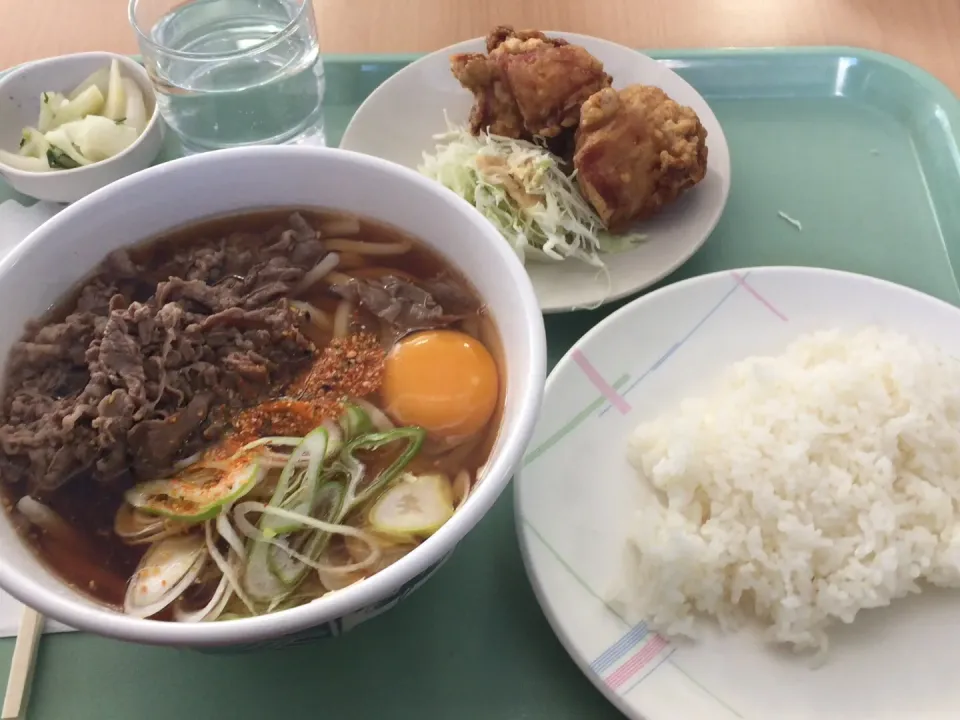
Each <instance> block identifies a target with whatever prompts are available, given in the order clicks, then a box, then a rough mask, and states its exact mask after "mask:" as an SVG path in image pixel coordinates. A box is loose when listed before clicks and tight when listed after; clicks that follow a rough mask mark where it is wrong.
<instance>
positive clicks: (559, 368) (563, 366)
mask: <svg viewBox="0 0 960 720" xmlns="http://www.w3.org/2000/svg"><path fill="white" fill-rule="evenodd" d="M783 272H787V273H795V274H798V275H808V276H811V277H818V276H819V277H825V276H832V277H834V278H838V279H844V278H846V279H853V280H856V281H858V282H865V283H867V284H869V285H874V286H877V287H880V288H883V289H884V290H885V291H893V292H895V293H898V294H901V295H904V294H906V295H912V296H914V297H915V298H916V299H918V300H922V301H924V302H928V303H932V304H933V305H940V306H943V307H944V308H945V309H948V310H949V311H951V312H953V313H954V314H960V307H958V306H956V305H953V304H951V303H948V302H946V301H945V300H941V299H940V298H938V297H934V296H933V295H929V294H927V293H925V292H922V291H920V290H916V289H915V288H912V287H908V286H906V285H901V284H899V283H895V282H892V281H890V280H884V279H882V278H877V277H873V276H871V275H865V274H862V273H855V272H849V271H847V270H835V269H832V268H821V267H810V266H793V265H759V266H745V267H741V268H734V269H731V270H716V271H714V272H710V273H705V274H703V275H695V276H693V277H690V278H685V279H683V280H680V281H678V282H676V283H671V284H670V285H665V286H663V287H660V288H657V289H655V290H653V291H651V292H649V293H646V294H644V295H641V296H640V297H637V298H635V299H634V300H632V301H630V302H628V303H626V304H625V305H623V306H622V307H620V308H617V309H616V310H615V311H614V312H612V313H610V314H609V315H608V316H606V317H605V318H603V319H602V320H601V321H600V322H598V323H597V324H596V325H594V326H593V327H591V328H590V329H589V330H588V331H587V332H586V333H584V334H583V335H582V336H581V337H579V338H578V339H577V340H576V342H574V343H573V345H571V346H570V348H569V349H568V350H567V351H566V352H565V353H564V354H563V356H562V357H561V358H560V359H559V360H558V361H557V363H556V365H554V367H553V368H552V369H551V370H550V372H549V374H548V375H547V379H546V382H545V383H544V390H543V405H542V406H541V407H544V406H545V405H546V402H547V398H548V397H549V396H550V393H551V392H556V391H557V387H560V386H558V383H559V378H560V376H561V374H565V373H566V372H567V371H568V370H569V369H570V366H571V365H572V364H575V363H576V361H575V359H574V358H575V354H576V353H577V352H578V351H579V352H583V351H584V349H585V348H586V347H587V346H588V345H589V344H590V343H591V342H592V341H594V340H595V339H596V338H597V337H599V336H600V335H602V334H603V333H604V332H608V331H609V330H610V329H611V328H612V327H613V326H614V325H616V324H617V323H618V322H619V321H621V320H622V319H623V318H625V317H628V316H630V315H631V314H632V313H634V312H636V311H637V308H638V307H641V306H642V305H644V304H646V303H647V302H649V301H650V300H651V299H655V298H661V297H663V296H669V295H671V294H676V293H678V292H683V291H685V290H686V289H687V288H691V287H696V286H701V285H706V284H709V283H712V282H715V281H717V280H719V279H722V278H729V277H730V276H731V275H733V276H734V277H736V276H738V275H739V276H740V277H746V276H747V275H748V274H749V276H750V277H751V278H753V277H761V276H770V275H776V274H777V273H783ZM555 386H556V387H555ZM542 418H543V416H542V415H541V420H542ZM539 423H540V420H538V421H537V425H538V426H539ZM536 432H537V428H536V427H535V428H534V436H535V435H536ZM529 450H530V446H528V449H527V452H529ZM525 457H526V454H525ZM527 472H528V471H527V470H526V469H525V467H524V463H523V461H521V464H520V466H519V468H518V469H517V470H516V471H515V472H514V476H513V501H514V507H513V512H514V532H515V534H516V537H517V544H518V545H519V548H520V556H521V558H522V560H523V569H524V572H525V574H526V576H527V581H528V582H529V583H530V587H531V589H532V590H533V594H534V597H535V598H536V600H537V604H538V605H539V606H540V610H541V612H542V613H543V615H544V617H545V618H546V620H547V623H548V624H549V626H550V629H551V631H552V632H553V634H554V636H555V637H556V638H557V640H559V641H560V644H561V645H562V646H563V649H564V650H565V651H566V653H567V655H568V656H569V657H570V659H571V660H573V662H574V664H575V665H576V666H577V669H578V670H580V672H581V673H582V674H583V675H584V676H585V677H586V678H587V680H589V681H590V683H591V684H592V685H593V686H594V687H595V688H596V689H597V690H599V691H600V693H601V694H602V695H603V696H604V698H606V700H607V701H609V702H610V703H611V704H612V705H613V706H614V707H616V708H617V710H619V711H620V712H621V713H623V714H624V715H625V716H626V717H628V718H630V720H665V719H664V718H660V717H648V716H647V715H644V714H643V711H642V710H641V708H640V707H639V706H638V705H636V704H635V703H630V702H629V701H628V700H627V698H626V695H620V694H618V693H617V692H616V691H615V690H614V689H612V688H610V687H609V686H608V685H607V684H606V683H605V682H604V680H603V677H601V675H600V674H599V673H596V672H594V671H593V670H592V669H591V667H590V665H591V662H590V660H589V659H588V658H587V657H586V656H584V655H582V654H580V653H579V652H578V651H577V650H576V648H575V646H574V642H573V637H574V636H573V634H572V633H571V632H570V630H569V629H568V623H566V622H565V621H564V620H563V619H562V618H561V617H560V615H559V613H557V612H556V607H555V604H554V603H556V605H559V602H557V601H555V600H552V599H551V597H550V595H549V594H548V593H547V592H546V590H545V589H544V587H543V584H542V582H541V580H540V575H539V574H538V563H537V562H536V561H535V560H534V559H533V554H532V552H531V547H530V545H531V537H530V536H531V535H534V536H536V535H537V533H536V531H535V530H530V529H528V528H526V527H525V525H527V522H526V520H525V518H524V512H523V499H522V492H521V486H522V483H523V482H524V477H525V476H526V474H527ZM531 527H532V526H531ZM601 603H602V600H601ZM607 609H608V611H609V608H607ZM621 620H622V618H621ZM624 622H625V621H624ZM628 629H629V628H628ZM667 660H669V655H668V656H667V657H666V658H664V660H663V662H667ZM674 667H677V666H676V665H674ZM681 672H683V671H681ZM684 674H685V673H684ZM691 680H692V679H691ZM693 682H696V681H693ZM714 699H716V700H717V701H718V703H719V704H720V706H721V707H723V708H724V709H726V710H728V711H730V712H731V714H732V715H736V716H739V713H737V712H736V711H735V710H733V709H732V708H729V707H728V706H726V704H725V703H723V701H722V700H720V699H719V698H714ZM681 712H682V708H681ZM740 717H742V716H740Z"/></svg>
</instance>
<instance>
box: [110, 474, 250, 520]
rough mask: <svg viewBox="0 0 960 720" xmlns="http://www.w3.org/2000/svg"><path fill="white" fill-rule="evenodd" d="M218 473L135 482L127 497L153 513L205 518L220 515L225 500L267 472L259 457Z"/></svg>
mask: <svg viewBox="0 0 960 720" xmlns="http://www.w3.org/2000/svg"><path fill="white" fill-rule="evenodd" d="M218 474H219V478H217V479H216V481H215V482H194V481H191V480H190V479H189V475H188V476H187V477H185V478H184V477H179V478H173V479H170V480H151V481H149V482H144V483H140V484H139V485H136V486H134V487H133V488H131V489H130V490H128V491H127V492H126V493H125V495H124V497H125V498H126V501H127V502H128V503H130V505H132V506H133V507H135V508H139V509H140V510H143V511H144V512H147V513H151V514H153V515H162V516H164V517H168V518H173V519H174V520H182V521H184V522H201V521H203V520H207V519H209V518H212V517H214V516H215V515H217V514H218V513H219V512H220V509H221V508H222V507H223V506H224V505H225V504H227V503H232V502H234V501H236V500H238V499H240V498H242V497H243V496H244V495H246V494H247V493H248V492H250V491H251V490H252V489H253V488H254V487H255V486H256V484H257V483H259V482H260V480H261V479H262V478H263V476H264V474H265V472H264V470H263V469H262V468H261V467H260V464H259V463H258V462H257V461H256V460H251V461H250V462H247V463H246V464H244V465H240V466H238V467H236V468H234V469H233V470H231V471H229V472H226V473H218ZM216 475H217V474H214V477H216ZM203 477H209V473H203Z"/></svg>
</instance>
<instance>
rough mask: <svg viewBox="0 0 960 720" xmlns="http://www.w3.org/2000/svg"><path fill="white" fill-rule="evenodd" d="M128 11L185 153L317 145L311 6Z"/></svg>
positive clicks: (201, 0)
mask: <svg viewBox="0 0 960 720" xmlns="http://www.w3.org/2000/svg"><path fill="white" fill-rule="evenodd" d="M129 14H130V23H131V25H132V26H133V29H134V31H135V32H136V33H137V40H138V42H139V44H140V51H141V54H142V56H143V62H144V65H145V66H146V69H147V72H148V73H149V75H150V78H151V80H152V81H153V85H154V87H155V88H156V91H157V103H158V105H159V107H160V112H161V113H162V115H163V118H164V120H166V122H167V125H169V126H170V128H172V129H173V130H174V132H176V134H177V135H178V136H179V137H180V141H181V143H182V145H183V147H184V150H185V152H188V153H192V152H202V151H205V150H216V149H220V148H227V147H236V146H240V145H255V144H279V143H309V144H321V145H322V144H324V142H325V135H324V124H323V92H324V77H323V61H322V59H321V57H320V44H319V42H318V40H317V23H316V20H315V18H314V14H313V5H312V2H311V0H186V1H184V0H130V5H129Z"/></svg>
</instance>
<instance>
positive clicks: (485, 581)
mask: <svg viewBox="0 0 960 720" xmlns="http://www.w3.org/2000/svg"><path fill="white" fill-rule="evenodd" d="M652 54H653V55H654V56H655V57H657V58H659V59H661V60H662V61H663V62H665V63H667V64H669V65H670V66H671V67H672V68H673V69H674V70H676V71H677V72H679V73H680V74H681V75H683V76H684V77H685V78H686V79H687V80H688V81H690V82H691V83H692V84H693V85H694V86H695V87H696V88H697V89H698V90H699V91H700V92H701V93H702V94H703V95H705V96H706V98H707V99H708V100H709V101H710V103H711V104H712V106H713V108H714V110H715V111H716V114H717V117H718V118H719V119H720V122H721V123H722V124H723V126H724V130H725V132H726V135H727V139H728V141H729V143H730V149H731V154H732V158H733V185H732V192H731V194H730V201H729V204H728V205H727V208H726V212H725V213H724V216H723V218H722V220H721V221H720V224H719V226H718V227H717V229H716V231H715V232H714V233H713V235H712V236H711V237H710V239H709V241H708V242H707V243H706V245H705V246H704V247H703V249H701V250H700V252H698V253H697V254H696V255H695V256H694V257H693V259H691V260H690V261H689V262H688V263H687V264H686V265H684V266H683V267H682V268H681V269H680V270H679V271H677V272H676V273H675V274H674V275H672V276H671V277H670V278H668V279H667V280H666V282H673V281H676V280H678V279H680V278H683V277H689V276H691V275H697V274H701V273H705V272H710V271H713V270H719V269H724V268H734V267H740V266H745V265H768V264H788V265H789V264H794V265H819V266H824V267H832V268H841V269H845V270H853V271H857V272H862V273H867V274H870V275H875V276H877V277H882V278H886V279H888V280H893V281H895V282H899V283H902V284H904V285H909V286H912V287H915V288H918V289H920V290H923V291H925V292H928V293H930V294H932V295H935V296H937V297H940V298H942V299H944V300H947V301H949V302H952V303H955V304H956V303H960V288H958V284H957V273H956V265H955V263H956V262H957V261H958V259H960V255H958V254H960V202H958V200H957V199H958V198H960V151H958V147H957V138H958V136H957V129H958V128H960V102H958V101H957V99H956V98H955V97H954V96H953V95H952V94H951V93H950V91H949V90H947V89H946V88H945V87H944V86H943V85H941V84H940V83H939V82H937V81H936V80H934V79H933V78H932V77H930V76H929V75H927V74H926V73H924V72H923V71H921V70H919V69H917V68H915V67H913V66H912V65H909V64H907V63H905V62H903V61H900V60H897V59H895V58H891V57H888V56H884V55H879V54H876V53H872V52H865V51H862V50H854V49H848V48H824V49H789V50H722V51H710V50H708V51H694V52H675V51H665V52H657V53H652ZM412 59H413V56H389V57H387V56H377V57H360V56H342V57H328V58H327V79H328V91H327V99H326V101H327V121H328V124H329V133H330V142H331V144H335V143H336V142H338V141H339V138H340V135H341V133H342V132H343V129H344V128H345V127H346V124H347V122H348V121H349V119H350V117H351V115H352V113H353V112H354V110H355V109H356V108H357V106H358V105H359V104H360V102H361V101H362V100H363V99H364V98H365V97H366V96H367V95H368V94H369V93H370V92H371V91H372V90H373V89H374V88H375V87H376V86H377V85H378V84H379V83H381V82H382V81H383V80H384V79H385V78H387V77H389V76H390V75H391V74H392V73H394V72H396V71H397V70H398V69H400V68H401V67H403V66H404V65H405V64H407V63H408V62H410V61H411V60H412ZM168 152H169V153H171V154H173V153H175V152H176V149H175V148H174V147H173V146H172V145H171V147H170V148H168ZM10 196H11V195H10V192H9V189H4V188H2V187H0V200H4V199H6V198H7V197H10ZM780 212H783V213H786V214H787V215H789V216H790V217H792V218H795V219H796V220H799V221H800V222H801V224H802V226H803V229H802V231H798V230H797V229H796V228H795V227H794V226H793V225H791V224H790V223H789V222H787V221H786V220H784V219H783V218H781V217H780V215H779V213H780ZM620 304H622V303H617V304H614V305H613V306H610V307H606V308H603V309H601V310H598V311H593V312H583V313H576V314H572V315H553V316H550V317H548V319H547V332H548V338H549V352H550V360H551V365H552V364H553V363H554V362H556V361H557V360H558V359H559V358H560V357H561V355H562V354H563V353H564V352H565V351H566V350H567V348H568V347H569V346H570V344H571V343H572V342H573V341H574V340H576V339H577V338H578V337H579V336H580V335H582V334H583V333H584V332H585V331H586V330H587V329H588V328H590V327H591V326H592V325H594V324H595V323H596V322H597V321H598V320H599V319H600V318H602V317H604V316H605V315H606V314H608V313H609V312H610V311H611V310H613V309H614V308H616V307H618V306H619V305H620ZM12 649H13V642H12V641H11V640H4V641H0V676H2V677H5V676H6V672H7V665H8V664H9V659H10V654H11V652H12ZM272 717H282V718H297V717H317V718H333V719H335V720H350V719H352V718H358V719H359V718H363V719H368V718H369V719H374V718H376V719H379V718H385V719H387V720H394V719H402V718H417V719H418V720H422V719H423V718H438V719H442V720H447V719H451V720H470V719H472V718H477V720H506V719H511V718H516V719H518V720H519V719H520V718H523V719H524V720H538V719H541V718H542V719H543V720H565V719H566V718H577V719H580V718H590V719H591V720H604V719H605V718H611V719H612V718H616V717H619V715H618V713H617V711H616V710H614V709H613V707H612V706H610V705H608V704H607V702H606V701H605V700H604V699H603V698H602V697H601V695H600V694H599V693H598V692H597V691H596V690H594V688H593V687H592V686H591V685H590V683H589V682H588V681H587V680H586V679H585V678H583V677H582V676H581V675H580V673H579V671H578V670H577V669H576V667H575V666H574V664H573V662H572V661H570V659H569V658H568V657H567V655H566V652H565V651H564V650H563V648H562V647H561V646H560V644H559V642H558V641H557V640H556V639H555V638H554V636H553V634H552V633H551V632H550V629H549V627H548V626H547V623H546V621H545V619H544V618H543V616H542V615H541V613H540V610H539V608H538V607H537V604H536V602H535V600H534V597H533V594H532V592H531V590H530V587H529V585H528V583H527V580H526V577H525V575H524V571H523V567H522V563H521V560H520V554H519V552H518V549H517V541H516V537H515V534H514V529H513V493H511V492H506V493H504V495H503V497H502V498H501V500H500V501H499V503H498V504H497V505H496V506H495V507H494V509H493V510H491V512H490V514H489V515H488V516H487V517H486V518H485V519H484V521H483V522H482V523H481V524H480V525H479V526H478V527H477V528H476V530H475V531H474V532H473V533H471V534H470V535H469V536H468V537H467V538H466V539H465V540H464V541H463V542H462V543H461V545H460V547H459V549H458V550H457V552H456V553H455V554H454V556H453V557H452V558H451V559H450V561H449V562H448V563H446V565H444V567H443V568H441V569H440V570H439V571H438V573H437V575H436V577H435V578H434V579H433V580H431V581H430V582H429V583H427V585H426V586H425V587H424V588H423V589H421V590H419V591H418V592H417V593H415V594H414V595H412V596H411V597H410V598H408V599H407V600H406V601H404V602H403V603H401V605H400V606H398V607H397V608H396V609H394V610H392V611H390V612H389V613H387V614H386V615H384V616H381V617H380V618H376V619H374V620H372V621H370V622H368V623H366V624H364V625H362V626H361V627H359V628H358V629H356V630H354V631H353V632H351V633H349V634H347V635H344V636H342V637H339V638H335V639H331V640H326V641H321V642H318V643H316V644H313V645H308V646H300V647H294V648H289V649H285V650H278V651H264V652H258V653H250V654H243V655H234V656H230V655H217V656H211V655H203V654H200V653H192V652H188V651H177V650H167V649H159V648H147V647H137V646H132V645H125V644H122V643H118V642H114V641H110V640H104V639H101V638H96V637H91V636H88V635H82V634H78V633H73V634H68V635H60V636H53V637H50V636H48V637H45V638H44V640H43V642H42V645H41V649H40V656H39V664H38V668H37V675H36V678H35V680H34V689H33V695H32V700H31V708H30V719H31V720H66V719H69V720H86V719H88V718H89V719H90V720H94V719H95V720H104V719H110V720H112V719H114V718H116V719H122V720H126V719H129V720H153V719H154V718H155V719H157V720H159V719H161V718H163V719H164V720H166V719H167V718H188V719H190V720H193V719H194V718H196V719H198V720H199V719H204V720H205V719H207V718H210V719H211V720H213V719H215V718H232V719H236V720H242V719H245V718H251V719H256V720H263V718H272Z"/></svg>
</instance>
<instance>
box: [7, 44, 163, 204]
mask: <svg viewBox="0 0 960 720" xmlns="http://www.w3.org/2000/svg"><path fill="white" fill-rule="evenodd" d="M114 58H116V59H117V60H118V61H119V62H120V71H121V72H122V73H123V74H124V76H126V77H129V78H130V79H131V80H134V81H135V82H136V83H137V85H139V86H140V89H141V90H143V101H144V103H145V104H146V106H147V115H148V117H149V120H148V121H147V126H146V128H144V131H143V133H141V135H140V137H138V138H137V141H136V142H135V143H133V145H131V146H130V147H128V148H127V149H126V150H124V151H123V152H122V153H120V154H119V155H115V156H114V157H112V158H109V159H107V160H102V161H100V162H97V163H93V164H92V165H86V166H84V167H79V168H74V169H73V170H57V171H52V172H26V171H24V170H17V169H15V168H11V167H9V166H7V165H4V164H3V163H0V175H2V176H3V177H4V178H5V179H6V181H7V182H8V183H10V185H11V186H12V187H13V188H14V190H17V191H19V192H21V193H23V194H24V195H29V196H31V197H35V198H38V199H40V200H50V201H52V202H64V203H66V202H74V201H76V200H79V199H80V198H82V197H84V196H85V195H89V194H90V193H92V192H93V191H94V190H99V189H100V188H102V187H103V186H105V185H109V184H110V183H112V182H114V181H116V180H119V179H120V178H122V177H125V176H127V175H131V174H132V173H135V172H137V171H138V170H143V169H144V168H146V167H149V166H150V164H151V163H152V162H153V161H154V160H155V159H156V157H157V155H158V154H159V153H160V150H161V149H162V148H163V121H162V120H161V119H160V113H159V111H158V110H157V98H156V95H155V94H154V91H153V86H152V85H151V84H150V78H149V77H147V72H146V70H144V69H143V68H142V67H141V66H140V65H139V64H138V63H136V62H134V61H133V60H131V59H130V58H128V57H125V56H123V55H114V54H113V53H107V52H87V53H78V54H76V55H61V56H60V57H52V58H47V59H46V60H37V61H36V62H32V63H28V64H27V65H23V66H21V67H19V68H16V69H15V70H12V71H11V72H10V73H9V74H7V75H5V76H4V77H3V78H2V79H0V148H2V149H4V150H7V151H8V152H16V151H17V147H18V146H19V144H20V135H21V133H22V131H23V128H24V127H26V126H31V127H34V126H36V124H37V117H38V115H39V114H40V95H41V93H44V92H67V91H69V90H72V89H73V88H74V87H76V86H77V85H78V84H80V83H81V82H83V80H85V79H86V78H87V77H89V76H90V75H91V74H92V73H94V72H96V71H97V70H99V69H100V68H102V67H105V66H108V65H109V64H110V61H111V60H113V59H114Z"/></svg>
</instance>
